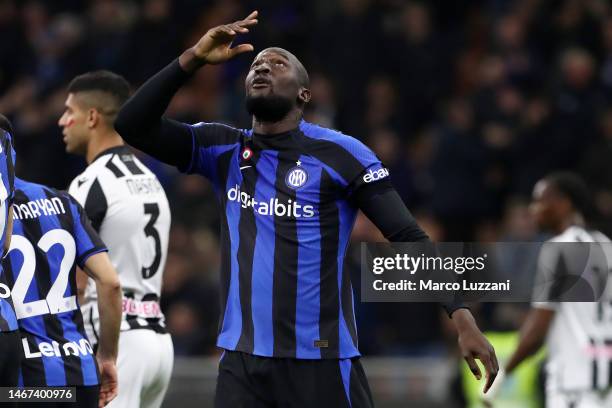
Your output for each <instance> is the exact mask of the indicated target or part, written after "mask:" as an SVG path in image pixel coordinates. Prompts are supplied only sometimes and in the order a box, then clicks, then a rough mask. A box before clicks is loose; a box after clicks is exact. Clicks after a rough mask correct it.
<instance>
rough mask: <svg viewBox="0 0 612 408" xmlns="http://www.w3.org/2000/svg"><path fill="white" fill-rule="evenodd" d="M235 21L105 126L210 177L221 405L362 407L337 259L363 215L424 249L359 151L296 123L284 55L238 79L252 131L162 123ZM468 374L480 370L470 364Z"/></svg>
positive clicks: (298, 108)
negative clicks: (217, 228) (216, 230)
mask: <svg viewBox="0 0 612 408" xmlns="http://www.w3.org/2000/svg"><path fill="white" fill-rule="evenodd" d="M256 16H257V13H256V12H254V13H252V14H251V15H250V16H249V17H247V18H246V19H245V20H242V21H238V22H235V23H233V24H228V25H224V26H219V27H215V28H213V29H211V30H209V31H208V32H207V33H206V35H204V37H202V38H201V39H200V41H199V42H198V44H196V45H195V46H194V47H193V48H191V49H189V50H187V51H186V52H184V53H183V54H182V55H181V57H180V58H179V59H178V60H176V61H174V62H172V63H171V64H170V65H169V66H167V67H166V68H164V69H163V70H162V71H160V72H159V73H158V74H156V75H155V76H154V77H153V78H151V79H150V80H149V81H148V82H147V83H146V84H145V85H143V87H142V88H141V89H140V90H139V91H138V92H137V93H136V94H135V95H134V96H133V97H132V98H131V99H130V100H129V101H128V102H127V103H126V104H125V105H124V107H123V108H122V110H121V112H120V114H119V116H118V118H117V121H116V124H115V127H116V129H117V130H118V131H119V133H120V134H121V135H122V136H123V137H124V139H125V140H126V141H128V142H129V143H130V144H132V145H134V146H136V147H138V148H139V149H142V150H143V151H145V152H147V153H149V154H151V155H153V156H154V157H156V158H158V159H160V160H162V161H164V162H166V163H169V164H172V165H175V166H177V167H178V168H179V169H181V170H182V171H184V172H188V173H198V174H201V175H203V176H205V177H207V178H208V179H210V180H211V181H212V183H213V185H214V188H215V191H216V193H217V197H218V201H219V203H220V209H221V213H222V223H221V224H222V225H221V240H222V242H221V245H222V272H221V273H222V276H221V282H222V283H221V286H222V287H221V295H222V301H223V304H222V309H221V310H222V315H221V319H220V333H219V336H218V341H217V345H218V346H219V347H221V348H223V349H224V350H225V353H224V357H223V358H222V360H221V363H220V366H219V378H218V383H217V393H216V401H215V405H216V406H217V407H238V406H249V407H273V406H291V407H315V406H316V407H348V406H354V407H370V406H372V405H373V402H372V397H371V395H370V391H369V387H368V385H367V380H366V378H365V374H364V372H363V369H362V368H361V364H360V362H359V356H360V354H359V351H358V349H357V333H356V328H355V319H354V314H353V297H352V288H351V283H350V278H349V275H348V272H346V271H344V254H345V251H346V247H347V244H348V239H349V235H350V232H351V229H352V227H353V222H354V220H355V216H356V213H357V210H358V209H359V208H361V209H362V210H363V211H364V212H365V214H366V215H368V217H370V219H372V221H373V222H374V223H375V224H376V225H377V226H378V227H379V228H380V229H381V230H382V231H383V233H384V234H385V236H387V237H388V238H389V239H390V240H392V241H419V240H420V241H424V240H427V239H428V238H427V235H426V234H425V233H424V232H423V231H422V230H421V229H420V228H419V227H418V225H417V224H416V222H415V221H414V219H413V218H412V216H411V215H410V213H409V212H408V210H407V209H406V207H405V206H404V204H403V203H402V201H401V199H400V198H399V195H398V194H397V192H396V191H395V190H394V189H393V187H392V186H391V184H390V182H389V177H388V174H389V172H388V170H387V169H386V168H384V167H383V165H382V163H381V162H380V161H379V160H378V158H377V157H376V156H375V155H374V154H373V153H372V152H371V151H370V150H369V149H368V148H367V147H366V146H365V145H363V144H362V143H361V142H359V141H357V140H356V139H353V138H351V137H349V136H345V135H343V134H341V133H340V132H337V131H333V130H330V129H325V128H322V127H319V126H316V125H313V124H310V123H307V122H305V121H303V120H302V113H303V108H304V105H305V104H306V103H308V101H309V100H310V91H309V90H308V82H309V81H308V74H307V72H306V70H305V69H304V67H303V66H302V64H301V63H300V62H299V61H298V60H297V58H296V57H295V56H293V55H292V54H291V53H289V52H288V51H286V50H283V49H280V48H269V49H266V50H263V51H262V52H260V53H259V54H258V55H257V56H256V57H255V60H254V61H253V64H252V66H251V69H250V71H249V73H248V76H247V79H246V92H247V98H246V105H247V110H248V111H249V113H250V114H252V115H253V128H252V129H250V130H240V129H236V128H233V127H230V126H225V125H221V124H215V123H201V124H198V125H194V126H191V125H187V124H183V123H179V122H176V121H172V120H169V119H165V118H162V114H163V112H164V111H165V109H166V107H167V106H168V104H169V102H170V100H171V98H172V96H173V95H174V93H175V92H176V91H177V90H178V89H179V88H180V86H181V85H182V84H184V83H185V82H186V81H187V80H188V79H189V78H190V76H191V74H193V73H194V72H195V71H196V70H197V69H198V68H200V67H201V66H202V65H204V64H218V63H221V62H224V61H226V60H228V59H230V58H232V57H234V56H236V55H238V54H240V53H242V52H246V51H251V50H253V47H252V46H251V45H250V44H242V45H238V46H236V47H235V48H230V46H231V42H232V40H233V39H234V38H235V36H236V35H237V34H239V33H246V32H248V27H250V26H252V25H254V24H256V23H257V20H256ZM457 308H458V306H457V305H449V308H448V309H447V310H448V312H449V314H453V321H454V322H455V323H456V325H457V328H458V330H459V334H460V339H461V341H460V345H461V348H462V351H463V353H464V355H465V356H466V360H468V361H469V363H470V365H472V366H473V367H476V365H475V363H474V357H476V358H480V359H481V360H482V361H483V362H484V364H485V367H486V369H487V374H488V375H487V376H488V380H489V381H488V384H487V388H488V386H489V385H490V383H491V382H492V381H493V379H494V377H495V373H496V370H497V366H496V364H497V362H496V359H495V355H494V352H493V349H492V348H491V346H490V344H489V343H488V341H487V340H486V339H485V338H484V336H483V335H482V333H480V331H479V330H478V328H477V327H476V325H475V323H474V320H473V318H472V316H471V314H470V313H469V311H468V310H466V309H461V310H457ZM475 370H477V368H475Z"/></svg>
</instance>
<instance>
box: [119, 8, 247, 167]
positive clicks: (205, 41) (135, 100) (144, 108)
mask: <svg viewBox="0 0 612 408" xmlns="http://www.w3.org/2000/svg"><path fill="white" fill-rule="evenodd" d="M256 17H257V12H256V11H255V12H253V13H251V14H250V15H249V16H248V17H247V18H246V19H244V20H239V21H236V22H234V23H232V24H226V25H221V26H217V27H214V28H212V29H210V30H208V31H207V32H206V34H204V36H203V37H202V38H201V39H200V40H199V41H198V42H197V44H195V45H194V46H193V47H191V48H189V49H188V50H186V51H185V52H183V54H181V56H180V57H179V58H178V59H176V60H174V61H173V62H172V63H170V64H169V65H168V66H166V67H165V68H164V69H162V70H161V71H160V72H158V73H157V74H155V75H154V76H153V77H151V78H150V79H149V80H148V81H147V82H145V84H144V85H143V86H142V87H140V89H139V90H138V91H137V92H136V93H135V94H134V95H133V96H132V97H131V98H130V99H129V100H128V101H127V102H126V103H125V105H124V106H123V107H122V108H121V111H120V112H119V115H118V116H117V120H116V121H115V129H116V130H117V132H118V133H119V134H120V135H121V136H122V137H123V139H125V141H126V142H127V143H129V144H130V145H132V146H134V147H136V148H138V149H140V150H142V151H144V152H146V153H148V154H150V155H152V156H153V157H155V158H157V159H159V160H161V161H163V162H165V163H168V164H171V165H174V166H178V167H179V168H187V167H188V166H189V163H190V162H191V156H192V153H193V143H194V140H193V135H192V133H191V130H190V128H189V126H187V125H185V124H182V123H180V122H176V121H173V120H170V119H166V118H163V117H162V115H163V114H164V112H165V111H166V109H167V107H168V105H169V104H170V101H171V100H172V97H173V96H174V94H175V93H176V92H177V91H178V89H179V88H180V87H181V86H182V85H183V84H184V83H185V82H186V81H187V80H188V79H189V78H190V77H191V75H192V74H193V73H194V72H195V71H196V70H197V69H199V68H200V67H202V66H204V65H206V64H220V63H222V62H225V61H227V60H229V59H231V58H233V57H235V56H236V55H239V54H242V53H244V52H247V51H252V50H253V46H252V45H251V44H241V45H238V46H236V47H234V48H231V44H232V41H233V40H234V38H235V37H236V35H238V34H244V33H247V32H248V31H249V29H248V28H247V27H249V26H252V25H254V24H257V20H256Z"/></svg>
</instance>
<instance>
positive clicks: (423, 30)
mask: <svg viewBox="0 0 612 408" xmlns="http://www.w3.org/2000/svg"><path fill="white" fill-rule="evenodd" d="M402 27H403V29H404V33H405V35H406V39H407V40H408V41H410V42H413V43H420V42H422V41H423V40H426V39H427V38H428V37H429V34H430V32H431V22H430V19H429V12H428V10H427V9H426V8H425V6H423V5H422V4H416V3H409V4H407V5H406V7H405V8H404V11H403V13H402Z"/></svg>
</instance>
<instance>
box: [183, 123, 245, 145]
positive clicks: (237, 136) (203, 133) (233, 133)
mask: <svg viewBox="0 0 612 408" xmlns="http://www.w3.org/2000/svg"><path fill="white" fill-rule="evenodd" d="M189 127H190V129H191V130H192V132H193V134H194V136H195V137H196V138H197V140H198V143H199V145H200V146H205V147H207V146H213V145H229V144H235V143H239V142H240V140H241V138H242V137H244V135H245V130H244V129H238V128H236V127H234V126H231V125H227V124H224V123H218V122H198V123H195V124H193V125H189Z"/></svg>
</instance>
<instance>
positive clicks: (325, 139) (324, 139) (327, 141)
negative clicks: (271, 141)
mask: <svg viewBox="0 0 612 408" xmlns="http://www.w3.org/2000/svg"><path fill="white" fill-rule="evenodd" d="M299 129H300V131H301V132H302V134H303V135H304V136H306V137H307V138H309V139H311V140H313V141H318V142H320V143H319V145H320V146H321V148H324V149H328V150H336V149H338V148H341V149H343V150H345V151H347V152H349V153H350V154H351V155H352V156H353V157H355V158H357V159H359V160H360V161H363V160H368V159H370V160H371V159H373V158H375V154H374V153H373V152H372V150H371V149H370V148H369V147H368V146H366V145H365V144H364V143H363V142H362V141H360V140H359V139H357V138H355V137H353V136H349V135H347V134H344V133H342V132H341V131H339V130H336V129H330V128H326V127H323V126H320V125H316V124H314V123H310V122H306V121H305V120H302V121H301V122H300V125H299Z"/></svg>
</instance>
